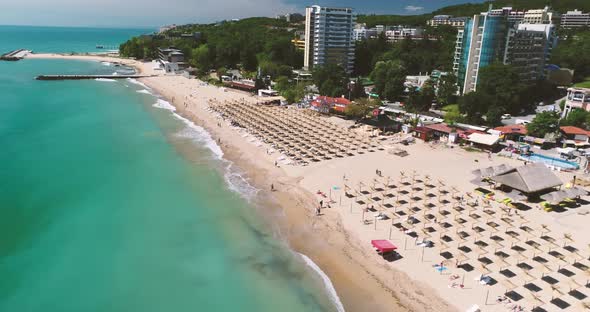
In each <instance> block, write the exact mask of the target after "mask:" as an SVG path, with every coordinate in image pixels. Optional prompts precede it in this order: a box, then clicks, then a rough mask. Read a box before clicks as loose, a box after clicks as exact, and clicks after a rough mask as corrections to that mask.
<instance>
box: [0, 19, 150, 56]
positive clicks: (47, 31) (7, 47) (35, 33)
mask: <svg viewBox="0 0 590 312" xmlns="http://www.w3.org/2000/svg"><path fill="white" fill-rule="evenodd" d="M154 31H155V29H111V28H82V27H77V28H73V27H40V26H3V25H0V54H2V53H6V52H8V51H12V50H16V49H27V50H33V51H34V52H40V53H41V52H62V53H68V52H78V53H79V52H105V51H106V50H108V49H110V48H112V47H115V48H118V47H119V45H120V44H121V43H123V42H125V41H126V40H127V39H130V38H131V37H133V36H138V35H142V34H149V33H152V32H154ZM96 45H103V46H104V47H105V49H97V48H96Z"/></svg>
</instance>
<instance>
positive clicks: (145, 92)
mask: <svg viewBox="0 0 590 312" xmlns="http://www.w3.org/2000/svg"><path fill="white" fill-rule="evenodd" d="M137 93H143V94H152V93H151V92H150V91H148V90H145V89H142V90H137Z"/></svg>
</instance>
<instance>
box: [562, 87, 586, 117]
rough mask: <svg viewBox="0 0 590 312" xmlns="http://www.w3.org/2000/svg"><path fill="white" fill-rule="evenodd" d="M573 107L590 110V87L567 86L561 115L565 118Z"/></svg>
mask: <svg viewBox="0 0 590 312" xmlns="http://www.w3.org/2000/svg"><path fill="white" fill-rule="evenodd" d="M573 109H583V110H585V111H590V89H588V88H569V89H567V98H566V101H565V107H564V108H563V112H562V113H561V117H562V118H565V117H567V115H568V114H569V113H570V112H571V111H572V110H573Z"/></svg>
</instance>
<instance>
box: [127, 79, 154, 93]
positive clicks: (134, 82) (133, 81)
mask: <svg viewBox="0 0 590 312" xmlns="http://www.w3.org/2000/svg"><path fill="white" fill-rule="evenodd" d="M127 81H129V82H131V83H132V84H136V85H138V86H142V87H144V88H145V89H146V90H151V88H150V87H148V86H146V85H145V84H144V83H143V82H140V81H137V79H133V78H127Z"/></svg>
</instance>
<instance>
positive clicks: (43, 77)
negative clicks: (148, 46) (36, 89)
mask: <svg viewBox="0 0 590 312" xmlns="http://www.w3.org/2000/svg"><path fill="white" fill-rule="evenodd" d="M146 77H154V76H153V75H40V76H37V77H35V79H36V80H87V79H99V78H102V79H127V78H146Z"/></svg>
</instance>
